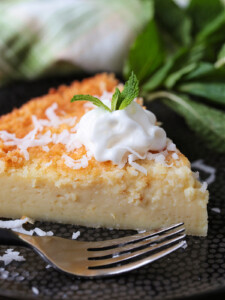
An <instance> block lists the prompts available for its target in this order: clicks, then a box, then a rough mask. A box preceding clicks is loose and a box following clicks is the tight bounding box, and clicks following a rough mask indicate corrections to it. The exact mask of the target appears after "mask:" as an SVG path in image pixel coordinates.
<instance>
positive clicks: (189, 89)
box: [177, 82, 225, 106]
mask: <svg viewBox="0 0 225 300" xmlns="http://www.w3.org/2000/svg"><path fill="white" fill-rule="evenodd" d="M177 89H178V90H179V91H181V92H185V93H187V94H191V95H196V96H200V97H203V98H205V99H209V100H212V101H213V102H215V103H218V104H222V105H224V106H225V83H222V82H221V83H220V82H207V83H204V82H190V83H183V84H181V85H179V86H178V87H177Z"/></svg>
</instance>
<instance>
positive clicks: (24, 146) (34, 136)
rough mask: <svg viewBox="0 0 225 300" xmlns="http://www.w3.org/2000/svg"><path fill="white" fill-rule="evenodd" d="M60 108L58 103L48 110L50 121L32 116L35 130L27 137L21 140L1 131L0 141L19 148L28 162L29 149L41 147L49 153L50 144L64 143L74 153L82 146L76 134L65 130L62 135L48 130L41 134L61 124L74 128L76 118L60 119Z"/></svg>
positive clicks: (47, 114)
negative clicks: (57, 111)
mask: <svg viewBox="0 0 225 300" xmlns="http://www.w3.org/2000/svg"><path fill="white" fill-rule="evenodd" d="M57 108H58V104H57V103H53V104H52V106H50V107H49V108H48V109H47V110H46V112H45V113H46V116H47V118H48V119H46V120H44V119H37V117H36V116H34V115H33V116H32V122H33V126H34V129H33V130H31V131H30V132H29V133H28V134H27V135H26V136H24V137H23V138H21V139H19V138H17V137H16V136H15V134H11V133H8V132H7V131H0V139H2V140H3V142H4V144H5V145H6V146H17V147H18V149H19V150H20V152H21V154H23V155H24V157H25V159H26V160H29V158H30V157H29V153H28V148H30V147H37V146H41V147H42V149H43V151H45V152H49V147H48V146H47V145H48V144H50V143H52V142H53V143H55V144H58V143H62V144H64V145H66V147H67V151H73V150H74V149H76V148H80V147H81V144H80V143H79V142H78V141H77V140H76V136H75V134H74V133H70V132H69V131H68V130H64V131H63V132H61V133H60V134H53V135H52V133H51V131H50V130H48V131H47V132H46V133H45V134H41V132H42V131H43V129H44V127H54V128H57V127H59V126H60V125H61V124H68V125H69V126H74V125H75V123H76V117H73V118H59V117H58V116H57V115H56V113H55V110H56V109H57ZM38 133H39V134H38Z"/></svg>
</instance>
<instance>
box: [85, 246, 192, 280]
mask: <svg viewBox="0 0 225 300" xmlns="http://www.w3.org/2000/svg"><path fill="white" fill-rule="evenodd" d="M185 243H186V242H185V241H181V242H179V243H177V244H175V245H173V246H171V247H169V248H167V249H164V250H162V251H160V252H157V253H155V254H153V255H150V256H148V257H145V258H143V259H141V260H139V261H136V262H133V263H129V264H126V265H123V266H117V267H113V268H105V269H89V274H87V276H89V277H98V276H111V275H117V274H121V273H125V272H129V271H132V270H135V269H137V268H140V267H142V266H145V265H147V264H149V263H151V262H153V261H155V260H157V259H159V258H162V257H164V256H166V255H167V254H170V253H172V252H173V251H175V250H177V249H179V248H181V247H183V246H184V245H185Z"/></svg>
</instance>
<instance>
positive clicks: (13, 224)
mask: <svg viewBox="0 0 225 300" xmlns="http://www.w3.org/2000/svg"><path fill="white" fill-rule="evenodd" d="M25 223H33V221H32V220H31V219H30V218H24V219H19V220H10V221H0V228H6V229H15V228H19V227H21V226H22V225H23V224H25Z"/></svg>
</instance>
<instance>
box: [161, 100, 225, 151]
mask: <svg viewBox="0 0 225 300" xmlns="http://www.w3.org/2000/svg"><path fill="white" fill-rule="evenodd" d="M169 99H170V100H165V103H166V104H167V105H168V106H170V107H171V108H172V109H173V110H174V111H176V112H177V113H178V114H180V115H181V116H183V117H184V119H185V120H186V122H187V124H188V125H189V126H190V128H191V129H192V130H194V131H195V132H196V133H197V134H198V135H199V137H200V138H201V139H202V140H204V141H205V142H206V143H207V144H208V146H209V147H210V148H213V149H215V150H216V151H218V152H225V114H224V113H223V112H222V111H220V110H218V109H215V108H212V107H209V106H207V105H205V104H202V103H197V102H194V101H192V100H190V99H189V98H188V97H186V96H176V95H173V94H172V97H169ZM171 100H172V101H171Z"/></svg>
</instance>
